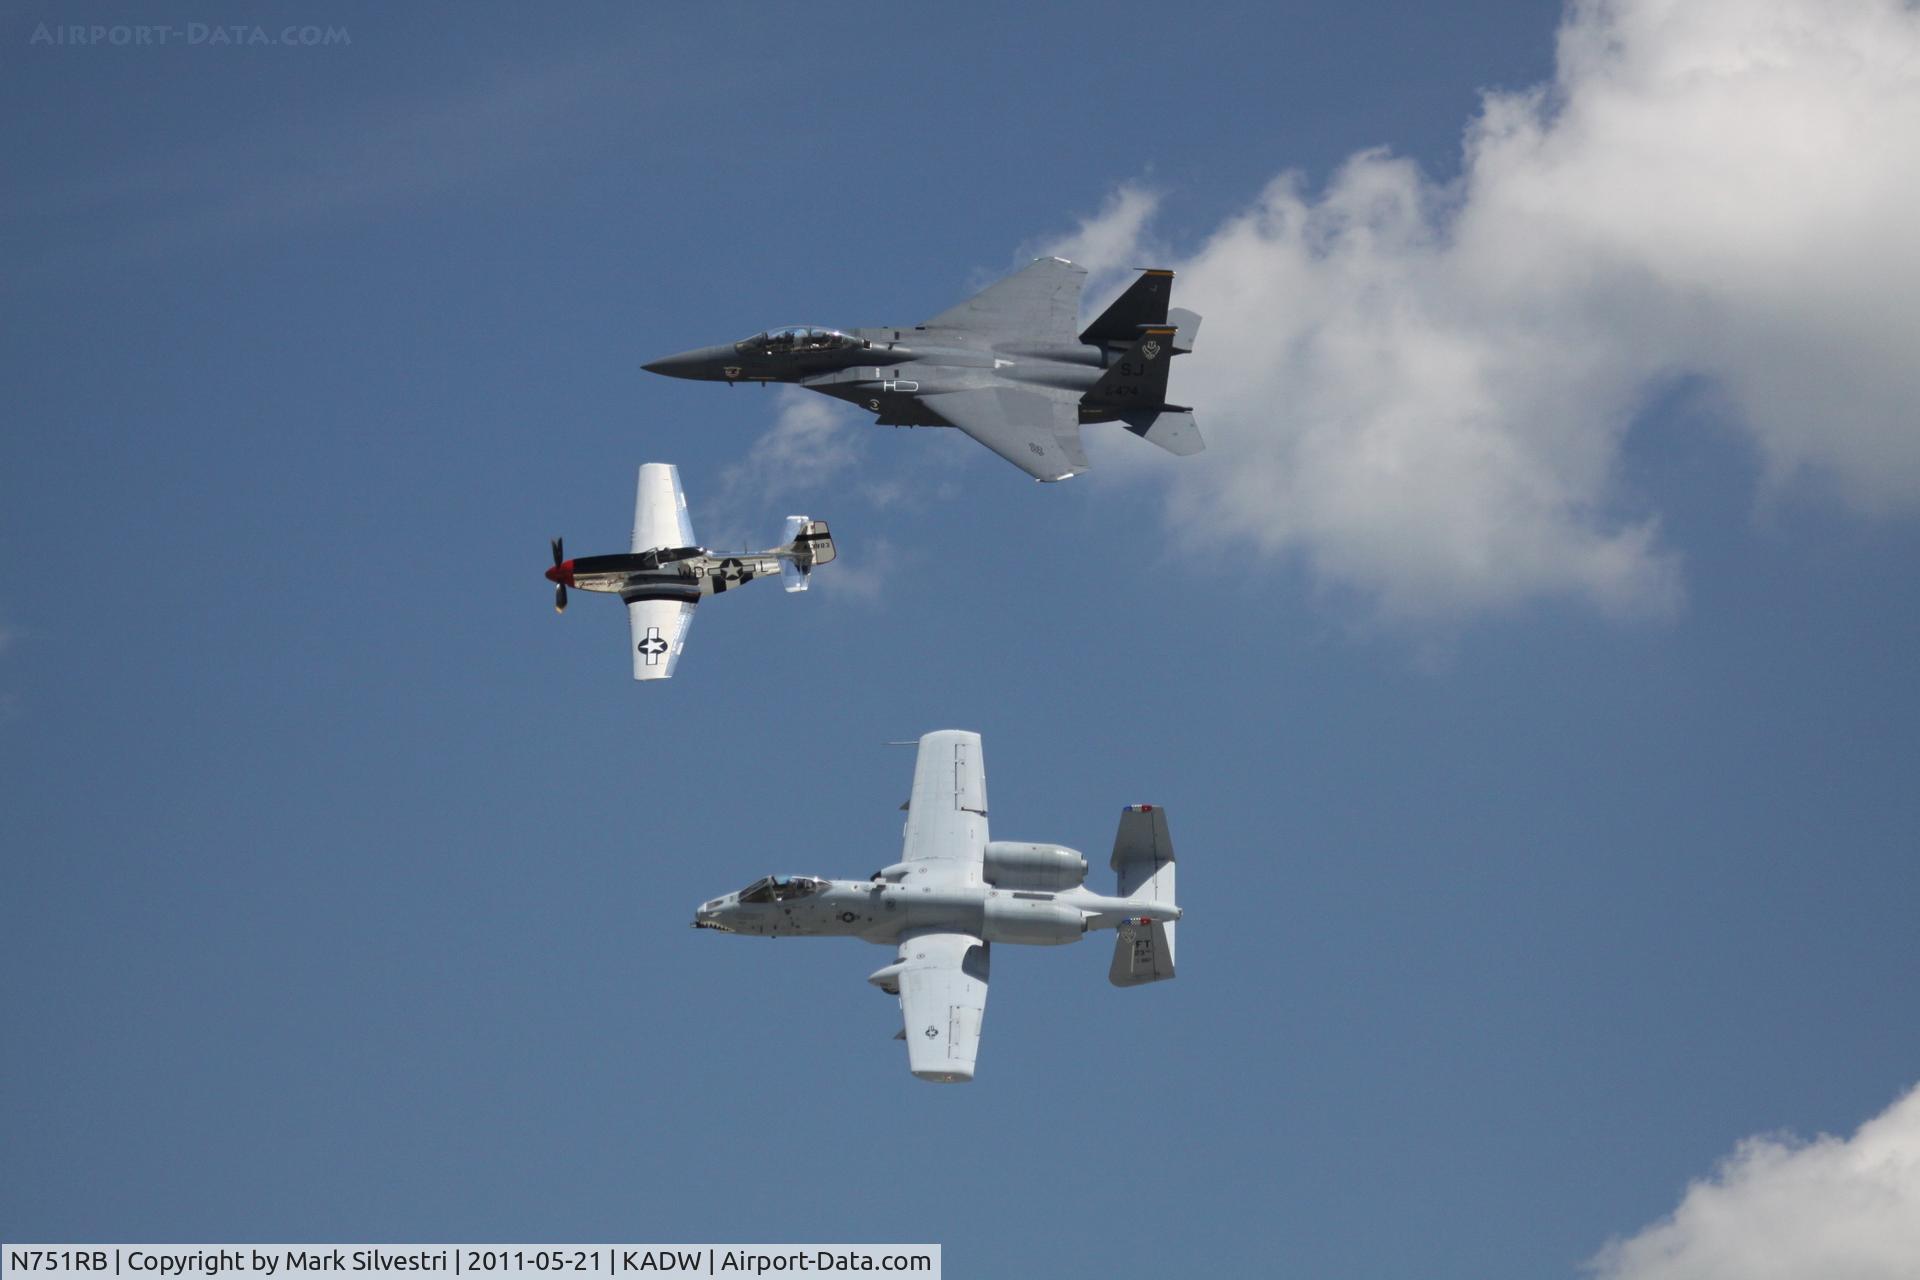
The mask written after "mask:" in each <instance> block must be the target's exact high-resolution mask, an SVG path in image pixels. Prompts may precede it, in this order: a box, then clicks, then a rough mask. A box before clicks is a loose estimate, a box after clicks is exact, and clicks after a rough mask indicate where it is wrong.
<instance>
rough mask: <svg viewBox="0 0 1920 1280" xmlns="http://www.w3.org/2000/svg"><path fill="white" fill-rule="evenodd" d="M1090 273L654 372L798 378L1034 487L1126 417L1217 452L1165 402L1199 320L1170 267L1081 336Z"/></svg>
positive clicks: (1065, 265) (756, 338) (1042, 276)
mask: <svg viewBox="0 0 1920 1280" xmlns="http://www.w3.org/2000/svg"><path fill="white" fill-rule="evenodd" d="M1086 277H1087V273H1086V271H1085V269H1084V268H1081V267H1077V266H1075V265H1074V264H1073V263H1071V262H1068V261H1067V260H1066V259H1065V258H1041V259H1039V260H1038V261H1037V262H1035V263H1033V265H1031V266H1029V267H1027V268H1026V269H1025V270H1023V271H1020V272H1018V273H1016V274H1014V275H1011V276H1008V277H1007V278H1006V279H1005V280H1002V281H1001V282H1000V283H998V284H996V285H992V286H990V287H989V288H987V289H986V290H985V291H983V292H981V293H979V294H976V295H975V296H974V297H972V298H970V299H968V300H967V301H965V302H963V303H961V304H960V305H959V306H957V307H953V308H951V309H950V310H947V311H942V312H941V313H940V314H939V315H937V316H935V317H933V319H931V320H929V321H927V322H926V323H925V324H917V325H911V326H899V327H891V328H879V329H853V330H849V331H845V332H843V331H841V330H839V329H822V328H817V327H814V326H810V325H794V326H789V327H787V328H784V329H769V330H767V331H766V332H764V333H756V334H754V335H753V336H752V337H751V338H746V339H743V340H742V341H740V342H733V343H728V344H726V345H724V346H717V347H701V348H699V349H697V350H694V351H683V352H681V353H680V354H679V355H675V356H667V357H665V358H664V359H660V360H655V361H654V362H653V363H651V364H649V365H646V366H645V368H647V369H648V370H650V371H651V372H654V373H664V374H669V375H671V376H673V377H676V378H697V379H702V380H706V381H711V382H729V383H732V382H760V383H767V382H795V383H798V384H799V385H801V386H803V387H806V388H807V389H808V390H810V391H818V392H821V393H822V394H824V395H830V396H834V397H837V398H838V399H841V400H847V401H851V402H852V403H854V404H857V405H859V406H860V407H862V408H864V409H867V410H869V411H870V412H872V413H874V414H875V415H877V419H878V421H879V423H880V425H881V426H884V427H958V428H959V429H960V430H961V431H964V432H966V433H967V435H969V436H971V437H973V438H974V439H975V440H978V441H979V442H980V443H981V444H983V445H985V446H987V448H989V449H991V450H993V451H994V452H995V453H997V454H999V455H1000V456H1001V457H1003V458H1005V459H1006V460H1007V461H1008V462H1011V463H1012V464H1013V465H1014V466H1016V467H1019V468H1020V469H1021V470H1022V471H1024V472H1026V473H1027V474H1028V475H1030V476H1033V477H1034V478H1035V479H1037V480H1065V479H1066V478H1067V477H1068V476H1075V475H1079V474H1080V473H1081V472H1082V471H1085V470H1086V469H1087V465H1088V464H1087V455H1086V451H1085V450H1083V449H1082V448H1081V447H1080V427H1081V426H1082V424H1084V423H1089V422H1119V423H1121V424H1123V425H1124V426H1125V427H1126V428H1127V430H1129V431H1131V432H1133V433H1134V434H1135V435H1137V436H1141V437H1143V438H1144V439H1147V440H1151V441H1152V442H1153V443H1155V444H1157V445H1159V446H1160V447H1161V448H1162V449H1165V450H1167V451H1168V452H1169V453H1177V454H1190V453H1198V452H1200V450H1202V449H1204V448H1206V447H1207V446H1206V441H1205V440H1203V439H1201V438H1200V429H1199V428H1198V427H1196V426H1195V425H1194V422H1193V411H1192V410H1191V409H1188V408H1186V407H1185V406H1183V405H1175V404H1168V403H1167V365H1168V363H1169V362H1170V361H1171V360H1172V358H1173V357H1174V356H1177V355H1184V354H1186V353H1187V352H1189V351H1191V350H1193V343H1194V338H1195V335H1196V334H1197V333H1198V332H1199V329H1200V317H1199V316H1197V315H1195V314H1194V313H1193V312H1191V311H1185V310H1181V309H1178V308H1176V309H1174V310H1172V311H1169V310H1168V309H1167V295H1168V293H1169V292H1170V290H1171V288H1172V285H1173V272H1171V271H1159V270H1153V271H1147V272H1144V273H1143V274H1142V275H1141V276H1140V278H1139V279H1137V280H1135V281H1134V282H1133V284H1132V285H1131V286H1129V287H1128V288H1127V290H1126V292H1124V293H1122V294H1121V295H1120V296H1119V297H1118V298H1117V299H1115V300H1114V303H1113V305H1112V306H1110V307H1108V308H1107V309H1106V310H1105V311H1103V312H1101V314H1100V318H1099V319H1097V320H1095V321H1094V322H1093V323H1092V324H1090V325H1088V326H1087V327H1086V328H1085V329H1082V330H1081V331H1080V332H1079V333H1078V334H1077V335H1076V334H1075V333H1074V326H1075V325H1076V324H1077V323H1078V317H1079V311H1080V286H1081V284H1082V283H1084V282H1085V280H1086Z"/></svg>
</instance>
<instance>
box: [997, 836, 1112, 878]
mask: <svg viewBox="0 0 1920 1280" xmlns="http://www.w3.org/2000/svg"><path fill="white" fill-rule="evenodd" d="M980 876H981V878H982V879H983V880H985V881H986V882H987V883H988V884H990V885H993V886H995V887H996V888H1000V889H1077V888H1079V886H1080V883H1081V882H1082V881H1084V880H1085V879H1086V878H1087V860H1086V859H1085V858H1084V857H1082V856H1081V855H1080V851H1079V850H1077V849H1069V848H1067V847H1066V846H1065V845H1059V844H1026V843H1024V842H1022V841H1017V840H991V841H988V842H987V852H986V857H985V860H984V861H983V863H982V864H981V868H980Z"/></svg>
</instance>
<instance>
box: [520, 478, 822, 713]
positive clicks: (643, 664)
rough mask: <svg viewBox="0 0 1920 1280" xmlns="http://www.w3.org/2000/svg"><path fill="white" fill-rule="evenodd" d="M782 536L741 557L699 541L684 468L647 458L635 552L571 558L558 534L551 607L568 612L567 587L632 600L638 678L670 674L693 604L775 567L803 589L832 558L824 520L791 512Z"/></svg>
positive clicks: (791, 586)
mask: <svg viewBox="0 0 1920 1280" xmlns="http://www.w3.org/2000/svg"><path fill="white" fill-rule="evenodd" d="M785 537H786V543H785V545H783V546H778V547H769V548H768V549H767V550H765V551H760V552H749V553H743V554H741V555H737V556H730V555H724V554H715V553H714V552H711V551H708V550H707V549H706V548H705V547H699V546H695V545H694V541H693V522H692V521H691V520H689V519H688V518H687V495H686V494H685V493H683V492H682V491H681V489H680V471H679V469H678V468H677V467H673V466H670V465H668V464H667V463H664V462H649V463H646V464H645V465H643V466H642V467H641V468H640V481H639V486H638V491H637V492H636V493H635V494H634V499H633V550H632V551H631V552H630V553H628V554H627V555H623V556H582V557H580V558H579V559H578V560H569V559H567V558H566V547H565V545H564V544H563V543H562V542H561V540H560V539H559V538H555V539H554V540H553V567H552V568H551V569H548V570H547V581H549V582H551V583H553V584H554V586H553V607H554V611H555V612H557V613H565V612H566V609H567V588H568V587H574V588H577V589H578V590H581V591H605V592H609V593H611V594H614V595H617V596H619V597H620V598H621V599H622V600H624V601H626V604H627V626H628V629H629V632H630V634H631V636H632V639H633V678H634V679H635V680H665V679H666V678H667V677H668V676H670V675H672V674H673V668H674V666H675V665H676V664H678V663H679V661H680V651H681V650H682V649H683V648H685V647H686V643H687V628H688V627H690V626H691V625H693V606H694V605H696V604H698V603H700V601H701V600H703V599H705V598H706V597H707V596H717V595H719V594H720V593H721V592H722V591H726V590H729V589H731V588H733V587H737V586H739V585H741V584H742V583H747V582H752V581H753V580H754V579H755V578H763V577H772V576H773V575H774V574H776V573H777V574H779V575H780V576H781V577H782V578H783V579H785V581H786V584H787V590H789V591H805V590H806V589H807V575H808V574H810V573H812V572H813V569H814V566H815V565H822V564H825V563H827V561H829V560H831V559H833V556H834V550H833V537H832V535H830V534H829V533H828V532H827V524H826V521H824V520H809V519H807V517H805V516H788V517H787V531H786V535H785Z"/></svg>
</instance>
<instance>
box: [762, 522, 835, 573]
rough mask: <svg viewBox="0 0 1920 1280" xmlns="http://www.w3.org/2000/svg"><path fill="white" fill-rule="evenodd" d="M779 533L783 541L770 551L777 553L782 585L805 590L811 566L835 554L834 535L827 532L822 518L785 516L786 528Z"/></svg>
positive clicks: (824, 561) (825, 560)
mask: <svg viewBox="0 0 1920 1280" xmlns="http://www.w3.org/2000/svg"><path fill="white" fill-rule="evenodd" d="M780 536H781V537H782V538H783V539H785V542H786V545H785V546H781V547H776V548H774V549H773V554H775V555H777V556H779V557H780V582H781V585H783V586H785V587H786V589H787V590H789V591H805V590H806V589H807V575H808V574H810V573H812V572H813V567H814V566H815V565H818V564H825V563H827V562H828V561H829V560H831V559H833V557H834V555H835V554H836V553H835V551H834V547H833V535H832V534H831V533H828V532H827V522H826V521H825V520H809V519H807V517H805V516H788V517H787V530H786V532H785V533H783V534H781V535H780Z"/></svg>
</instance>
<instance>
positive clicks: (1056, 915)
mask: <svg viewBox="0 0 1920 1280" xmlns="http://www.w3.org/2000/svg"><path fill="white" fill-rule="evenodd" d="M981 925H982V927H981V934H982V935H983V936H984V937H985V938H986V940H987V941H988V942H1018V943H1023V944H1025V945H1026V946H1030V947H1057V946H1059V945H1060V944H1061V943H1063V942H1078V941H1080V938H1081V935H1083V934H1084V933H1086V931H1087V918H1086V916H1084V915H1083V914H1081V912H1080V911H1079V909H1078V908H1076V907H1069V906H1064V905H1062V904H1060V903H1057V902H1055V901H1054V900H1053V898H1052V896H1051V895H1049V894H1045V893H1041V892H1039V891H1037V890H1016V891H1014V892H1011V893H997V894H991V895H989V896H988V898H987V902H986V915H985V918H984V919H983V921H982V922H981Z"/></svg>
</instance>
